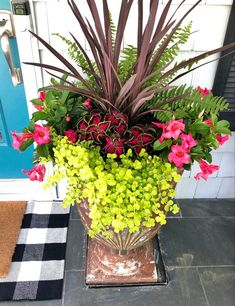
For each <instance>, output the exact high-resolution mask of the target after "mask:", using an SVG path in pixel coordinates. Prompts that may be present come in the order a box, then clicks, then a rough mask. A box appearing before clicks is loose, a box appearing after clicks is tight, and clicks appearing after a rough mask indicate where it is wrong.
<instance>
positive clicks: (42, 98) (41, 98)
mask: <svg viewBox="0 0 235 306" xmlns="http://www.w3.org/2000/svg"><path fill="white" fill-rule="evenodd" d="M45 98H46V92H45V91H40V92H39V96H38V99H39V100H41V101H42V102H44V101H45Z"/></svg>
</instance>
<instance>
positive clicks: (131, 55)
mask: <svg viewBox="0 0 235 306" xmlns="http://www.w3.org/2000/svg"><path fill="white" fill-rule="evenodd" d="M171 2H172V1H171V0H170V1H168V3H167V4H166V6H165V8H164V10H163V12H162V15H161V16H160V19H159V21H158V22H157V23H156V14H157V11H158V6H159V1H158V0H152V1H150V9H149V13H148V18H147V22H146V24H145V25H144V24H143V1H142V0H139V1H138V21H137V31H136V32H137V47H134V46H130V45H128V46H127V47H125V48H124V49H123V50H121V47H122V40H123V35H124V31H125V26H126V23H127V19H128V15H129V12H130V9H131V6H132V4H133V0H122V1H121V7H120V13H119V21H118V25H117V27H115V26H114V24H113V22H112V18H111V14H110V11H109V7H108V2H107V0H103V2H102V3H103V20H101V17H100V13H99V11H98V9H97V6H96V2H95V1H92V0H87V4H88V6H89V9H90V12H91V15H92V17H93V22H94V26H92V25H91V24H90V22H89V21H88V20H86V19H85V17H83V16H82V14H81V12H80V10H79V8H78V7H77V6H76V4H75V2H74V1H73V0H69V1H68V4H69V6H70V8H71V10H72V12H73V13H74V15H75V17H76V19H77V20H78V23H79V25H80V27H81V29H82V31H83V33H84V35H85V37H86V39H87V42H88V44H89V46H90V49H91V52H92V56H93V58H92V59H91V58H90V57H89V56H88V54H87V52H86V51H85V50H84V48H83V47H82V45H81V43H80V42H79V40H78V38H76V37H74V36H73V35H72V34H71V36H72V38H71V39H72V40H70V39H67V38H65V37H63V36H61V35H60V34H57V36H59V37H60V38H61V39H62V40H63V41H64V42H65V43H66V44H67V45H68V52H69V55H70V57H71V58H72V60H73V63H71V61H68V60H66V59H65V58H64V57H63V56H62V55H61V54H60V53H59V52H57V51H56V50H55V49H54V48H53V47H52V46H51V45H50V44H48V43H47V42H45V41H44V40H43V39H42V38H40V37H39V36H38V35H36V34H35V33H32V35H34V36H35V37H36V38H37V39H38V40H39V41H40V42H41V43H42V44H43V45H44V46H45V47H46V48H47V49H48V50H49V51H51V52H52V53H53V54H54V55H55V56H56V57H57V58H58V59H59V60H60V61H61V62H62V63H63V64H64V66H65V67H66V68H67V69H61V68H58V67H55V66H52V65H49V64H44V63H43V64H42V63H27V64H33V65H34V66H38V67H42V68H45V69H47V70H50V71H55V72H59V73H62V76H55V75H54V74H53V73H51V72H50V74H51V75H52V76H53V78H52V79H51V85H50V86H48V87H46V88H44V89H43V90H41V91H40V94H39V97H38V98H37V99H34V100H32V103H33V104H34V106H35V108H36V109H37V111H36V112H34V113H33V115H32V118H31V120H30V124H29V126H28V127H27V128H25V129H24V130H23V132H22V133H17V132H12V136H13V146H14V148H15V149H19V150H20V151H24V150H25V149H27V147H28V146H30V145H32V144H33V143H34V144H36V148H35V155H34V161H35V164H36V165H35V166H34V168H33V169H32V170H28V171H26V170H23V172H24V173H26V174H27V175H28V176H29V178H30V179H31V180H38V181H43V179H44V175H45V164H46V163H47V162H52V163H53V171H54V173H53V175H52V176H50V177H49V178H48V180H47V183H46V184H47V186H56V184H57V183H59V182H60V181H61V179H66V180H67V182H68V190H67V195H66V197H65V199H64V201H63V205H64V206H67V205H73V204H74V203H77V207H78V210H79V213H80V215H81V217H82V220H83V223H84V225H85V227H86V229H87V230H88V234H89V235H90V237H92V238H95V239H96V240H97V241H98V242H99V244H98V245H99V246H100V244H103V245H104V246H105V250H104V249H102V250H103V251H102V252H101V253H100V259H101V257H102V256H103V255H104V253H105V252H106V251H107V249H106V248H107V247H108V248H109V249H110V250H112V252H111V253H112V254H113V253H115V252H114V250H115V251H116V255H115V254H114V255H113V256H120V257H119V260H124V257H122V256H132V257H133V256H135V255H134V254H135V252H134V251H132V250H135V249H136V250H140V249H139V247H141V246H142V245H144V244H145V245H146V242H147V241H149V240H150V239H151V238H152V237H153V236H154V235H156V233H157V232H158V231H159V229H160V227H161V226H162V225H164V224H166V215H167V213H168V212H172V213H177V212H178V211H179V208H178V206H177V204H175V203H174V202H173V200H172V198H173V197H174V195H175V191H174V187H175V184H176V183H177V182H178V181H179V179H180V177H181V174H182V172H183V170H184V169H186V170H189V169H190V168H191V166H192V164H193V163H194V162H198V163H199V164H200V168H201V172H199V173H198V174H197V175H196V176H195V179H205V180H207V178H208V176H209V175H210V174H212V173H213V172H214V171H216V170H218V168H219V167H218V166H217V165H212V164H211V162H212V157H211V153H210V152H211V151H212V150H213V149H217V148H218V147H219V146H220V145H222V144H223V143H224V142H225V141H226V140H228V137H229V136H228V135H229V134H230V130H229V123H228V122H227V121H225V120H218V115H219V112H220V111H222V110H224V109H226V108H228V103H227V102H226V101H225V100H224V98H223V97H215V96H213V94H212V93H211V92H210V91H209V90H208V89H206V88H205V89H202V88H201V87H197V88H193V87H190V86H186V85H181V86H176V85H174V81H175V80H177V79H179V78H180V77H182V76H183V75H185V74H187V73H190V72H191V71H193V70H194V69H196V68H198V67H200V66H202V65H204V64H205V63H204V64H201V65H200V66H198V65H197V66H194V65H195V64H197V63H198V62H199V61H200V60H202V59H205V58H207V57H208V56H209V55H212V54H215V53H217V52H220V51H223V50H226V49H231V48H234V46H235V43H232V44H230V45H228V46H224V47H222V48H217V49H215V50H212V51H209V52H206V53H203V54H200V55H198V56H196V57H194V58H190V59H187V60H183V61H181V62H179V63H178V62H176V61H175V60H176V58H177V53H178V51H179V50H180V46H181V45H182V44H184V43H186V42H187V40H188V38H189V37H190V35H191V26H192V23H189V24H188V25H186V26H183V25H182V22H183V21H184V19H185V18H186V17H187V16H188V14H189V13H190V12H191V11H192V10H193V9H194V8H195V7H196V6H197V5H198V4H199V3H200V2H201V1H197V2H196V3H195V5H193V6H192V7H191V8H190V9H189V10H188V11H187V13H185V14H184V15H183V17H182V18H181V19H180V20H175V17H174V16H175V13H174V14H173V15H170V16H169V9H170V6H171ZM183 2H184V1H182V3H181V4H180V5H179V6H178V8H177V10H178V9H179V8H180V6H181V5H182V4H183ZM79 69H80V70H79ZM39 122H41V123H39ZM93 241H94V240H93ZM92 243H94V242H92ZM94 248H96V251H97V245H96V246H95V247H94ZM100 248H102V247H101V246H100ZM148 248H150V249H151V246H150V247H148ZM145 251H146V250H145ZM97 252H98V253H99V252H100V251H97ZM107 252H108V251H107ZM142 252H144V251H143V249H142ZM146 252H147V251H146ZM148 252H149V250H148ZM137 253H138V254H140V253H141V252H140V251H136V254H137ZM150 253H151V251H150ZM130 254H131V255H130ZM115 258H116V257H115ZM112 260H113V259H112ZM112 260H111V261H112ZM115 260H117V258H116V259H115ZM102 264H103V263H102ZM115 271H116V270H115ZM129 272H130V270H129ZM112 273H114V272H112ZM119 276H120V275H119ZM145 280H146V279H145ZM146 281H149V280H146ZM152 281H153V278H151V282H152ZM127 282H128V281H127ZM129 282H130V281H129ZM132 282H133V279H132Z"/></svg>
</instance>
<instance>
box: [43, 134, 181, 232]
mask: <svg viewBox="0 0 235 306" xmlns="http://www.w3.org/2000/svg"><path fill="white" fill-rule="evenodd" d="M55 141H56V145H55V147H54V154H55V161H56V167H55V172H54V175H53V176H52V177H49V178H48V183H47V186H53V185H54V184H55V183H57V182H58V181H60V179H62V178H67V180H68V185H69V187H68V192H67V195H66V198H65V199H64V206H67V205H70V204H71V203H74V201H75V200H76V201H77V202H78V203H79V202H80V201H81V200H83V199H84V198H87V199H88V201H89V209H90V214H89V217H90V218H91V220H92V224H91V230H90V232H89V235H91V236H94V235H95V234H98V233H99V234H100V233H102V234H103V235H105V234H108V230H109V228H112V229H113V230H114V231H115V232H116V233H118V232H120V231H122V230H124V229H125V228H128V229H129V231H130V232H137V231H138V230H139V228H140V227H141V226H145V227H152V226H154V225H155V223H160V224H165V223H166V213H167V212H168V211H172V212H173V213H177V212H178V211H179V208H178V206H177V205H176V204H174V203H173V201H172V200H171V198H172V197H173V196H174V194H175V191H174V188H173V184H172V182H173V181H178V180H179V178H180V176H179V175H178V174H177V172H176V169H175V168H174V167H172V166H171V165H170V164H169V163H164V162H162V161H161V160H160V159H159V158H158V157H157V156H154V157H151V156H149V155H148V154H147V153H146V152H145V150H142V151H141V153H140V154H139V156H138V158H136V159H133V158H132V151H131V150H129V151H128V152H127V154H126V155H121V156H120V158H121V160H120V163H118V162H117V161H116V159H115V158H116V155H115V154H108V155H107V159H106V160H104V159H103V158H102V156H101V155H100V152H99V148H97V147H94V146H93V145H92V144H90V143H89V142H82V143H79V144H76V145H74V144H71V143H69V142H67V140H66V138H62V139H61V138H58V139H57V140H55Z"/></svg>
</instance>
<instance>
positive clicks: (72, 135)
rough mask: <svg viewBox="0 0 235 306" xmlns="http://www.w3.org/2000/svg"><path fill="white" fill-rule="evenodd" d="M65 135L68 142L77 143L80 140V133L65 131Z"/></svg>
mask: <svg viewBox="0 0 235 306" xmlns="http://www.w3.org/2000/svg"><path fill="white" fill-rule="evenodd" d="M64 135H65V136H67V138H68V141H71V142H76V141H77V138H78V133H77V132H75V131H74V130H68V131H64Z"/></svg>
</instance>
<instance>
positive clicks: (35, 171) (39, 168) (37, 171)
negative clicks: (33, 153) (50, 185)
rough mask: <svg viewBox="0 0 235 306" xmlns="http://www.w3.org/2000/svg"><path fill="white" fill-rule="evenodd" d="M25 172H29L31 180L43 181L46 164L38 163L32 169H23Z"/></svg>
mask: <svg viewBox="0 0 235 306" xmlns="http://www.w3.org/2000/svg"><path fill="white" fill-rule="evenodd" d="M22 172H23V173H24V174H27V175H28V177H29V179H30V180H31V181H39V182H42V181H43V179H44V176H45V173H46V167H45V166H44V165H36V166H34V167H33V168H32V169H31V170H28V171H25V170H22Z"/></svg>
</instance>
